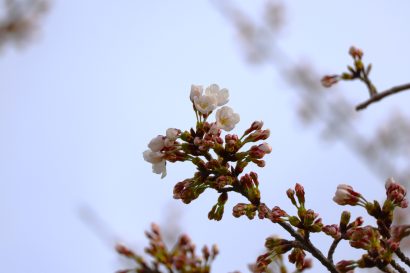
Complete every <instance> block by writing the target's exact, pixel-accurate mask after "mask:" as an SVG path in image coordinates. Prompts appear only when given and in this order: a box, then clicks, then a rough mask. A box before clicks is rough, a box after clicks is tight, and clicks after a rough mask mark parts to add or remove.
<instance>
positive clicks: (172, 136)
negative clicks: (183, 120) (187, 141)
mask: <svg viewBox="0 0 410 273" xmlns="http://www.w3.org/2000/svg"><path fill="white" fill-rule="evenodd" d="M180 133H181V130H178V129H175V128H169V129H167V132H166V136H167V138H168V139H169V140H172V141H174V140H176V139H177V138H178V136H179V134H180Z"/></svg>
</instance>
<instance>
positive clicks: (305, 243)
mask: <svg viewBox="0 0 410 273" xmlns="http://www.w3.org/2000/svg"><path fill="white" fill-rule="evenodd" d="M278 224H279V225H280V226H281V227H283V228H284V229H285V230H286V231H287V232H289V234H290V235H292V237H293V238H295V239H296V240H297V241H299V242H300V243H302V245H303V246H304V249H305V250H306V251H308V252H310V254H312V256H313V257H315V258H316V259H317V260H318V261H319V262H321V263H322V264H323V266H325V267H326V268H327V270H329V272H332V273H339V272H338V271H337V269H336V267H335V266H334V264H333V263H332V262H330V261H329V260H328V259H326V257H325V256H324V255H323V254H322V252H320V250H319V249H317V248H316V247H315V246H314V245H313V244H312V242H311V241H310V240H309V239H305V238H303V237H302V236H301V235H300V234H299V233H297V232H296V231H295V230H294V229H293V228H292V227H291V226H290V225H289V224H288V223H284V222H279V223H278Z"/></svg>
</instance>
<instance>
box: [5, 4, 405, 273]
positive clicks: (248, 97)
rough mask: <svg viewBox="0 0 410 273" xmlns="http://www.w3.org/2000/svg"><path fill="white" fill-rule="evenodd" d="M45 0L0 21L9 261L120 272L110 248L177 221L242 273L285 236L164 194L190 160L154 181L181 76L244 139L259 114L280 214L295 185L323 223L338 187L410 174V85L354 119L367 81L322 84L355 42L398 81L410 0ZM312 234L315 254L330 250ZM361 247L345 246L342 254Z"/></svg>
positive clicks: (33, 267)
mask: <svg viewBox="0 0 410 273" xmlns="http://www.w3.org/2000/svg"><path fill="white" fill-rule="evenodd" d="M4 2H5V3H6V2H9V5H10V3H13V2H16V1H4ZM17 2H19V3H20V4H21V5H22V6H21V11H22V12H17V13H16V14H17V15H18V16H17V17H13V16H11V17H10V14H8V12H10V10H9V9H7V5H5V4H3V3H2V6H1V9H2V10H1V13H0V15H1V16H2V18H3V19H4V20H2V21H1V22H2V24H3V26H4V25H6V26H7V24H9V21H8V20H11V19H13V18H14V19H16V18H17V19H18V18H20V19H21V18H24V12H27V10H26V9H25V7H26V6H27V5H29V6H30V5H31V3H30V2H33V1H29V0H26V1H17ZM37 2H41V1H37ZM48 4H49V7H48V9H47V10H44V9H42V8H40V9H38V10H36V8H34V9H33V6H30V7H29V8H28V10H29V13H30V15H29V18H30V19H29V20H28V24H23V26H24V27H22V26H21V25H18V26H19V27H20V28H16V27H15V28H10V27H9V28H7V27H2V28H1V29H0V33H1V31H3V34H4V33H6V34H4V35H0V46H1V53H0V54H1V55H0V75H1V79H2V80H1V81H0V103H1V105H0V216H1V225H0V242H1V243H0V261H1V268H2V269H1V271H2V272H9V273H17V272H39V273H40V272H41V273H47V272H61V273H65V272H67V273H68V272H70V273H71V272H77V273H82V272H84V273H86V272H87V273H88V272H99V273H105V272H107V273H108V272H114V271H115V270H117V269H121V268H123V267H126V266H127V265H126V264H125V262H124V261H122V260H120V259H119V258H118V255H117V254H116V253H115V251H114V249H113V247H114V245H115V243H116V242H123V243H125V244H127V245H129V246H131V247H133V248H134V249H136V250H138V251H140V252H142V251H143V247H144V245H145V244H146V240H145V238H144V234H143V231H144V230H146V229H148V228H149V225H150V223H151V222H156V223H158V224H160V225H161V227H162V228H163V230H164V232H166V233H167V236H168V237H167V238H171V239H172V237H173V236H175V234H178V233H180V232H186V233H188V234H190V236H191V237H192V239H193V240H194V241H195V242H196V243H197V245H198V247H201V246H202V245H203V244H208V245H211V244H213V243H217V244H218V245H219V248H220V251H221V254H220V256H219V257H218V259H217V260H216V262H215V267H214V272H232V271H234V270H241V271H242V272H247V264H249V263H251V262H254V261H255V259H256V257H257V255H259V254H260V253H261V252H262V251H263V243H264V239H265V238H266V237H267V236H269V235H272V234H279V235H283V236H287V235H286V234H285V233H283V232H282V231H281V230H280V229H279V227H277V226H274V225H272V224H271V223H268V222H266V221H259V220H254V221H249V220H247V219H235V218H233V217H232V216H231V215H230V213H229V211H230V209H231V208H232V206H233V205H234V204H236V203H237V202H241V201H243V200H242V199H241V198H240V197H233V198H231V199H230V201H229V203H228V204H229V205H228V207H227V212H228V213H226V214H225V216H224V218H223V219H222V221H220V222H214V221H209V220H208V219H207V213H208V211H209V210H210V208H211V207H212V205H213V204H214V202H215V201H216V199H217V196H216V195H215V193H213V192H206V193H205V194H203V195H202V196H201V198H199V199H198V200H196V201H194V202H193V203H192V204H190V205H189V206H186V205H182V204H180V202H179V201H176V200H173V199H172V188H173V185H174V184H175V183H176V182H178V181H181V180H183V179H184V178H186V177H190V176H191V174H192V173H193V171H194V168H193V167H192V166H189V165H187V164H169V165H168V175H167V177H165V178H164V179H162V180H161V179H160V177H159V176H158V175H155V174H153V173H152V172H151V166H150V165H149V164H148V163H146V162H144V160H143V158H142V152H143V151H144V150H145V149H146V148H147V147H146V145H147V143H148V142H149V141H150V140H151V138H153V137H154V136H156V135H158V134H164V133H165V130H166V129H167V128H169V127H175V128H180V129H188V128H190V127H192V126H194V122H195V115H194V113H193V111H192V106H191V104H190V101H189V99H188V96H189V90H190V86H191V84H202V85H205V86H207V85H209V84H211V83H217V84H219V85H220V86H221V87H226V88H228V89H229V90H230V95H231V99H230V102H229V104H228V105H229V106H231V107H232V108H233V109H234V110H235V111H236V112H238V113H239V114H240V115H241V122H240V124H239V125H238V126H237V127H236V132H237V133H238V134H239V133H240V132H242V131H243V130H245V129H246V128H248V126H249V125H250V123H251V122H252V121H254V120H263V121H264V122H265V126H266V127H267V128H270V129H271V133H272V134H271V137H270V139H269V143H270V144H271V146H272V147H273V152H272V154H271V155H270V156H269V157H268V159H267V166H266V167H265V168H263V169H260V170H258V173H259V175H260V181H261V185H260V188H261V192H262V196H263V197H262V198H263V199H264V200H265V202H266V203H267V204H269V205H270V206H273V205H278V204H280V205H281V206H282V207H283V208H284V209H286V210H290V211H291V208H290V206H289V202H288V200H286V195H285V191H286V190H287V189H288V188H289V187H291V186H293V185H294V184H295V183H296V182H299V183H301V184H303V185H304V186H305V190H306V192H307V200H308V206H310V207H311V208H312V209H314V210H315V211H318V212H320V213H321V215H322V217H323V221H324V223H327V224H330V223H335V222H337V221H338V219H339V215H340V212H341V211H342V210H343V209H345V208H342V207H339V206H337V205H336V204H334V203H333V202H332V201H331V199H332V196H333V194H334V191H335V189H336V186H337V185H338V184H339V183H348V184H351V185H353V186H354V187H355V189H357V190H358V191H360V192H362V193H364V194H365V196H366V197H368V198H369V199H371V200H372V199H377V198H379V199H381V198H382V197H383V195H384V181H385V179H386V178H387V177H389V176H395V177H398V179H397V180H400V182H402V183H404V184H406V183H407V185H408V183H409V181H410V175H409V168H408V167H409V162H410V160H409V155H410V151H409V149H410V145H409V141H410V140H409V139H410V138H409V135H410V133H409V132H410V129H409V128H410V125H409V124H410V123H409V121H408V117H409V111H410V110H409V105H410V93H406V92H404V93H401V94H398V95H396V96H394V97H390V98H387V99H385V100H384V101H382V102H380V103H377V104H374V105H372V106H370V107H369V108H368V109H367V110H365V111H363V112H356V111H355V110H354V107H355V105H356V104H358V103H359V102H362V101H364V100H366V99H367V97H368V93H367V90H366V89H365V86H364V85H362V84H360V83H357V82H353V83H346V82H343V83H340V84H339V85H338V86H337V87H335V88H332V89H323V88H322V87H321V86H320V78H321V77H322V76H323V75H325V74H333V73H340V72H343V71H344V69H345V67H346V65H347V64H350V63H351V60H350V57H349V56H348V54H347V51H348V48H349V47H350V46H351V45H356V46H358V47H360V48H362V49H363V50H364V52H365V56H364V60H365V62H372V63H373V71H372V78H373V79H374V82H375V84H376V86H377V87H379V89H380V90H383V89H386V88H389V87H391V86H393V85H396V84H402V83H405V82H407V81H408V80H409V79H408V78H409V72H408V71H409V70H408V64H409V63H410V55H409V54H408V48H409V47H410V39H409V37H410V36H409V32H408V27H407V26H409V25H410V18H409V17H408V16H407V11H408V10H409V8H410V3H409V2H408V1H404V0H402V1H395V3H394V4H392V3H390V2H386V1H381V0H367V1H360V2H358V1H353V0H351V1H343V2H340V3H335V2H329V1H324V0H320V1H319V0H318V1H298V2H295V1H251V2H249V1H226V0H221V1H218V0H214V1H202V0H198V1H188V0H183V1H159V0H152V1H130V0H119V1H101V0H100V1H96V0H88V1H79V0H72V1H61V0H56V1H52V2H49V3H48ZM14 15H15V14H14ZM19 16H20V17H19ZM10 18H11V19H10ZM33 32H35V33H33ZM254 169H255V170H256V168H254ZM406 179H407V180H406ZM352 212H353V216H359V215H360V214H361V213H363V211H361V210H356V209H352ZM403 217H404V218H405V214H404V216H403ZM369 221H370V222H371V220H369ZM314 240H316V241H317V242H318V244H320V245H321V246H322V247H323V249H325V250H326V249H327V247H328V244H329V243H330V242H329V241H328V240H326V239H323V238H319V237H318V238H316V237H314ZM354 255H356V257H357V255H359V254H358V253H357V252H352V251H350V250H348V248H346V247H343V246H342V248H341V249H340V250H338V251H337V252H336V256H335V257H336V259H341V258H342V257H343V258H349V257H351V258H354V257H355V256H354ZM315 264H316V265H317V267H316V268H315V269H314V271H315V272H324V269H323V268H321V267H320V265H319V264H318V263H315ZM312 272H313V270H312Z"/></svg>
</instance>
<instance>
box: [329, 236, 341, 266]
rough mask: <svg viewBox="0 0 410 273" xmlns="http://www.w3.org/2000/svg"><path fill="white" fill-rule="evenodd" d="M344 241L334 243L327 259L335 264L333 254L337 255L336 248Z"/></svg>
mask: <svg viewBox="0 0 410 273" xmlns="http://www.w3.org/2000/svg"><path fill="white" fill-rule="evenodd" d="M341 240H342V237H340V238H338V239H335V240H334V241H333V243H332V245H331V246H330V248H329V252H328V254H327V259H328V260H329V261H330V262H331V263H333V254H334V253H335V250H336V247H337V245H338V244H339V242H340V241H341Z"/></svg>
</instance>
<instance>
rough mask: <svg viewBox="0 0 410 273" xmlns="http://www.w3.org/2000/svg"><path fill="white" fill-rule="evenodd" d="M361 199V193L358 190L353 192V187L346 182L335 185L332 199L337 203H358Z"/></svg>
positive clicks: (353, 204)
mask: <svg viewBox="0 0 410 273" xmlns="http://www.w3.org/2000/svg"><path fill="white" fill-rule="evenodd" d="M361 199H363V197H362V195H361V194H360V193H358V192H355V191H354V190H353V188H352V187H351V186H349V185H346V184H340V185H339V186H337V190H336V193H335V196H334V197H333V201H335V202H336V203H338V204H339V205H352V206H355V205H358V204H359V202H360V200H361Z"/></svg>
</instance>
